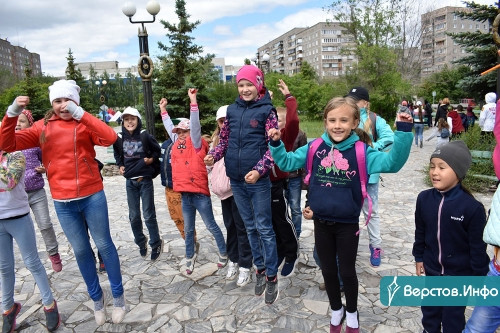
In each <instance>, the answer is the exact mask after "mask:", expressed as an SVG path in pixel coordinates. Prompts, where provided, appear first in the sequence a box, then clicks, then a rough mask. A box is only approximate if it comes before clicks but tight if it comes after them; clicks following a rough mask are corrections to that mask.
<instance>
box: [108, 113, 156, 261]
mask: <svg viewBox="0 0 500 333" xmlns="http://www.w3.org/2000/svg"><path fill="white" fill-rule="evenodd" d="M122 118H123V124H122V133H121V136H119V137H118V140H116V142H115V143H114V144H113V151H114V155H115V160H116V165H117V166H118V167H119V168H120V174H121V175H122V176H124V177H125V178H126V179H127V181H126V190H127V202H128V207H129V219H130V226H131V227H132V232H133V233H134V241H135V243H136V244H137V245H138V246H139V253H140V255H141V257H143V258H146V255H147V253H148V246H147V244H148V238H147V237H146V236H145V235H144V233H143V232H142V220H141V201H142V214H143V216H144V223H145V224H146V227H147V228H148V232H149V237H151V239H150V240H149V245H150V246H151V261H155V260H157V259H158V258H159V257H160V254H161V253H162V252H163V239H162V238H161V237H160V232H159V230H158V221H157V220H156V209H155V202H154V187H153V174H154V168H153V166H152V164H153V160H154V159H157V158H159V157H160V146H159V145H158V142H157V141H156V139H155V138H154V137H153V136H152V135H151V134H149V133H147V132H145V131H144V132H142V131H141V129H142V122H141V114H140V113H139V111H137V109H134V108H131V107H127V108H126V109H125V110H124V111H123V113H122Z"/></svg>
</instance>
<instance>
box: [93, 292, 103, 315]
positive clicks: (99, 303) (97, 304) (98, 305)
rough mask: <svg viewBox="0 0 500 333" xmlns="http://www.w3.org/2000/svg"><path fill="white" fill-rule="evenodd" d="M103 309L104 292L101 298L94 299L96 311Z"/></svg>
mask: <svg viewBox="0 0 500 333" xmlns="http://www.w3.org/2000/svg"><path fill="white" fill-rule="evenodd" d="M102 309H104V293H103V294H102V296H101V299H100V300H98V301H94V311H101V310H102Z"/></svg>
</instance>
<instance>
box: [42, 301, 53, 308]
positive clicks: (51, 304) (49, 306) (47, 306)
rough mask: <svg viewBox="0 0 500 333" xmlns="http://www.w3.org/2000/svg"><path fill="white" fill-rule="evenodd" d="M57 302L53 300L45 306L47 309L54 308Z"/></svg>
mask: <svg viewBox="0 0 500 333" xmlns="http://www.w3.org/2000/svg"><path fill="white" fill-rule="evenodd" d="M55 304H56V303H55V302H54V301H52V303H50V304H49V305H46V306H44V308H45V310H52V309H53V308H54V305H55Z"/></svg>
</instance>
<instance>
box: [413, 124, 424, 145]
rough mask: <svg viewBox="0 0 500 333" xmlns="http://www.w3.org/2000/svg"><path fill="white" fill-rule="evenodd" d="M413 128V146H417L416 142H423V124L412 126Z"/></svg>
mask: <svg viewBox="0 0 500 333" xmlns="http://www.w3.org/2000/svg"><path fill="white" fill-rule="evenodd" d="M413 127H414V128H415V144H416V145H418V141H419V140H420V142H424V124H418V123H415V124H413Z"/></svg>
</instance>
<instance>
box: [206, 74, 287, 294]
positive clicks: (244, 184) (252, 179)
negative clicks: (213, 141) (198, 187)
mask: <svg viewBox="0 0 500 333" xmlns="http://www.w3.org/2000/svg"><path fill="white" fill-rule="evenodd" d="M236 83H237V86H238V93H239V96H238V97H237V98H236V101H235V102H234V103H233V104H231V105H229V106H228V108H227V115H226V120H225V121H224V126H223V127H222V130H221V133H220V141H219V144H218V145H217V146H216V147H215V148H214V149H212V150H211V151H210V152H209V153H208V155H207V156H206V157H205V164H206V165H209V166H210V165H213V163H214V162H216V161H218V160H220V159H221V158H222V157H225V163H226V174H227V176H228V177H229V178H230V180H231V189H232V191H233V195H234V200H235V201H236V205H237V206H238V211H239V212H240V215H241V218H242V219H243V222H245V228H246V229H247V234H248V240H249V242H250V247H251V248H252V256H253V260H254V265H255V266H256V267H257V270H256V272H255V276H256V280H257V281H256V283H255V295H258V296H260V295H262V294H263V293H264V291H266V289H267V291H266V295H265V302H266V303H267V304H272V303H273V302H274V301H275V300H276V299H277V298H278V278H277V274H278V255H277V250H276V236H275V234H274V230H273V222H272V216H271V182H270V180H269V177H268V173H269V170H270V169H271V168H272V166H273V164H274V162H273V160H272V158H271V155H270V153H269V149H268V148H267V142H268V141H269V138H268V136H267V132H268V130H269V129H271V128H276V129H277V128H278V120H277V118H276V113H275V110H274V107H273V105H272V103H271V98H270V96H269V93H268V91H267V88H266V87H265V85H264V75H263V74H262V72H261V71H260V69H258V68H257V67H255V66H252V65H245V66H243V67H241V69H240V70H239V71H238V74H237V75H236Z"/></svg>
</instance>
